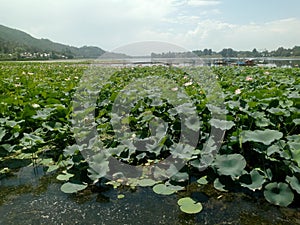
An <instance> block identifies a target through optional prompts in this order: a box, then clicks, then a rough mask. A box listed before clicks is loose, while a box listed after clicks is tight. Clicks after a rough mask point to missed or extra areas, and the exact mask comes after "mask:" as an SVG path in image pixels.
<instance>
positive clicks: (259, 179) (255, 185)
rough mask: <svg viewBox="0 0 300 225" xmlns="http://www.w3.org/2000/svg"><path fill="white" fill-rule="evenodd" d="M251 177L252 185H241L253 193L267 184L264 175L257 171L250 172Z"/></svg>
mask: <svg viewBox="0 0 300 225" xmlns="http://www.w3.org/2000/svg"><path fill="white" fill-rule="evenodd" d="M249 175H250V177H251V181H252V183H251V184H245V183H241V185H242V186H243V187H247V188H249V189H250V190H252V191H255V190H260V189H261V188H262V186H263V184H264V183H265V181H266V179H265V177H264V176H263V175H261V174H260V173H259V172H258V171H257V170H255V169H254V170H252V171H251V172H250V174H249Z"/></svg>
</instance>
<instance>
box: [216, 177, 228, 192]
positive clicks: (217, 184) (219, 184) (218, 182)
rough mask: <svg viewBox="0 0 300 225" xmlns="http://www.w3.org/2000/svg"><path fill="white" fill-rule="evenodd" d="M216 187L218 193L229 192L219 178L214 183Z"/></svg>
mask: <svg viewBox="0 0 300 225" xmlns="http://www.w3.org/2000/svg"><path fill="white" fill-rule="evenodd" d="M214 187H215V189H217V190H218V191H224V192H227V190H226V189H225V185H224V184H222V183H221V182H220V180H219V178H217V179H215V181H214Z"/></svg>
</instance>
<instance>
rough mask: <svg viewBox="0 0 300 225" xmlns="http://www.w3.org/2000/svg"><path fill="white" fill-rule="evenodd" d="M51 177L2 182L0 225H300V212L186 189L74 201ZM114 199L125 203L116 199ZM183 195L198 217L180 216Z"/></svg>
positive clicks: (32, 175)
mask: <svg viewBox="0 0 300 225" xmlns="http://www.w3.org/2000/svg"><path fill="white" fill-rule="evenodd" d="M60 185H61V184H59V183H58V182H57V181H56V180H55V175H44V173H43V170H42V168H35V169H34V168H32V167H26V168H23V169H21V170H20V171H19V173H18V174H17V175H16V176H14V177H11V178H6V179H2V180H0V215H1V217H0V224H3V225H4V224H5V225H9V224H14V225H18V224H22V225H23V224H48V225H50V224H51V225H52V224H105V225H106V224H107V225H110V224H111V225H116V224H134V225H135V224H151V225H152V224H245V225H247V224H249V225H250V224H251V225H253V224H273V225H274V224H293V225H294V224H300V210H299V209H298V210H297V209H285V208H280V207H276V206H272V205H270V204H269V203H267V202H265V200H264V199H262V198H259V197H257V198H254V197H250V196H248V195H246V194H242V193H230V194H229V193H223V192H218V191H216V190H214V189H213V188H210V187H209V186H207V187H204V188H202V189H199V187H197V186H196V185H190V186H189V188H188V190H187V192H182V193H180V194H178V195H171V196H161V195H157V194H155V193H153V191H152V190H151V188H137V189H136V190H135V191H132V190H128V189H122V190H114V189H112V188H109V189H106V190H102V191H101V192H97V193H95V192H91V191H85V192H83V193H80V194H77V195H67V194H64V193H62V192H61V191H60V190H59V188H60ZM118 194H124V195H125V198H123V199H118V198H117V196H118ZM185 195H189V196H192V198H194V199H195V200H197V201H200V202H202V204H203V211H202V212H201V213H199V214H196V215H187V214H185V213H182V212H181V211H180V209H179V207H178V206H177V200H178V199H179V198H180V197H183V196H185Z"/></svg>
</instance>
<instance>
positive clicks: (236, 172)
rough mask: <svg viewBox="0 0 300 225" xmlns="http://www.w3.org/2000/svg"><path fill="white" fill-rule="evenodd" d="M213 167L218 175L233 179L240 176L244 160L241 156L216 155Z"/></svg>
mask: <svg viewBox="0 0 300 225" xmlns="http://www.w3.org/2000/svg"><path fill="white" fill-rule="evenodd" d="M214 165H215V166H216V168H217V171H218V173H219V174H220V175H227V176H231V177H233V178H235V177H238V176H240V175H242V173H243V170H244V168H245V167H246V160H245V158H244V157H243V156H242V155H241V154H229V155H217V156H216V159H215V162H214Z"/></svg>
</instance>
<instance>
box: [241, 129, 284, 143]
mask: <svg viewBox="0 0 300 225" xmlns="http://www.w3.org/2000/svg"><path fill="white" fill-rule="evenodd" d="M241 136H242V141H243V143H245V142H247V141H254V142H260V143H263V144H265V145H270V144H271V143H272V142H273V141H275V140H279V139H280V138H282V136H283V134H282V133H281V132H279V131H277V130H270V129H266V130H255V131H251V130H246V131H243V132H242V133H241Z"/></svg>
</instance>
